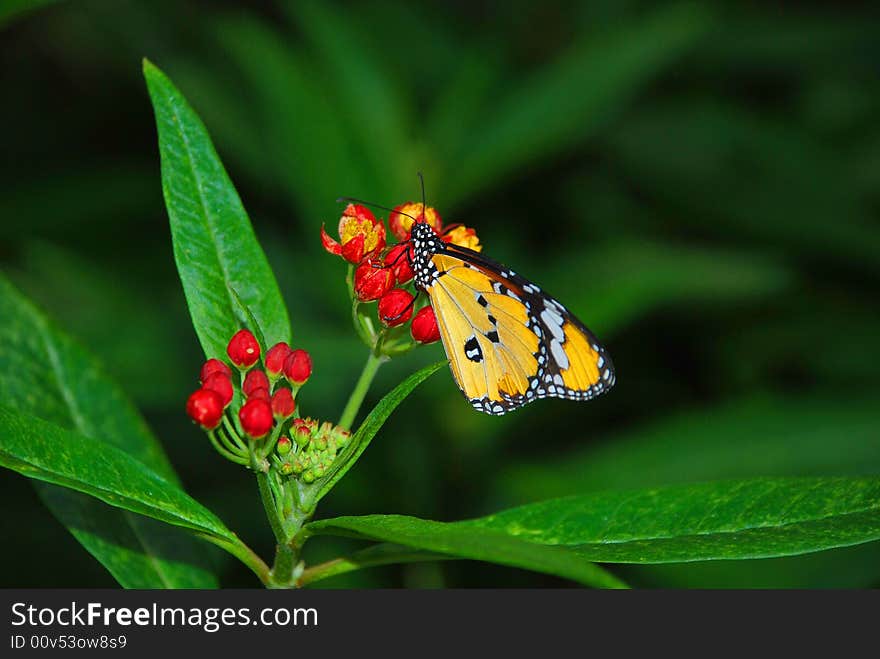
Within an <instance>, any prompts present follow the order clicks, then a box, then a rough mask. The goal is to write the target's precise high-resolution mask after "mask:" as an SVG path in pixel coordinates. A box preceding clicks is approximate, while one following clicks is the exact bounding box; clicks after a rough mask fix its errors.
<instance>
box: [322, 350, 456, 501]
mask: <svg viewBox="0 0 880 659" xmlns="http://www.w3.org/2000/svg"><path fill="white" fill-rule="evenodd" d="M447 364H448V362H446V361H442V362H436V363H434V364H430V365H428V366H425V367H424V368H423V369H421V370H418V371H416V372H415V373H413V374H412V375H410V376H409V377H408V378H407V379H406V380H404V381H403V382H401V383H400V384H399V385H397V386H396V387H395V388H394V389H392V390H391V392H389V393H388V394H387V395H386V396H385V397H384V398H383V399H382V400H380V401H379V403H378V404H377V405H376V407H374V408H373V409H372V410H371V411H370V413H369V414H368V415H367V418H366V419H364V421H363V423H361V425H360V427H359V428H358V429H357V432H355V433H354V434H353V435H352V437H351V442H350V443H349V444H348V446H346V447H345V449H344V450H343V451H342V453H340V455H339V457H337V459H336V462H335V463H334V464H335V465H336V466H335V468H334V469H333V470H331V471H330V472H329V473H328V474H327V475H326V476H324V478H322V479H319V480H317V481H315V483H314V485H312V486H310V491H311V492H313V493H314V494H310V495H308V497H309V499H310V500H311V501H313V502H314V503H315V504H317V502H318V501H320V500H321V499H322V498H323V497H324V495H325V494H327V493H328V492H329V491H330V490H331V489H332V488H333V486H334V485H336V483H337V482H338V481H339V479H340V478H342V477H343V476H345V474H346V473H347V472H348V470H349V469H351V468H352V466H354V463H355V462H357V459H358V458H359V457H360V456H361V453H363V452H364V450H366V448H367V446H369V445H370V442H371V441H372V440H373V437H375V436H376V433H377V432H379V429H380V428H381V427H382V426H383V425H384V424H385V421H386V420H387V419H388V417H389V416H391V413H392V412H393V411H394V410H395V409H396V408H397V406H398V405H400V403H401V402H403V399H404V398H406V397H407V396H409V395H410V393H412V390H413V389H415V388H416V387H417V386H419V385H420V384H421V383H422V382H424V381H425V380H427V379H428V378H429V377H430V376H431V375H433V374H434V373H436V372H437V371H438V370H439V369H440V368H442V367H443V366H446V365H447Z"/></svg>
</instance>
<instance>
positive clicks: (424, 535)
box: [306, 515, 625, 588]
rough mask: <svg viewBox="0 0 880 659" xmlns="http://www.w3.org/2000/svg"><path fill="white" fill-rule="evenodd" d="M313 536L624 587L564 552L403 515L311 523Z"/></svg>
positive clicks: (309, 529)
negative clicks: (338, 537) (387, 544)
mask: <svg viewBox="0 0 880 659" xmlns="http://www.w3.org/2000/svg"><path fill="white" fill-rule="evenodd" d="M306 528H307V532H309V533H312V534H327V535H343V536H352V537H357V538H370V539H374V540H383V541H385V542H392V543H396V544H399V545H405V546H408V547H416V548H418V549H425V550H428V551H432V552H437V553H439V554H446V555H449V556H454V557H458V558H469V559H473V560H478V561H487V562H489V563H498V564H499V565H508V566H511V567H519V568H524V569H527V570H535V571H537V572H544V573H546V574H552V575H555V576H558V577H563V578H566V579H572V580H574V581H577V582H579V583H582V584H585V585H588V586H595V587H597V588H620V587H625V586H624V584H623V583H622V582H621V581H620V580H619V579H617V578H616V577H614V576H613V575H611V574H609V573H608V572H606V571H605V570H603V569H602V568H600V567H599V566H597V565H594V564H593V563H590V562H589V561H586V560H583V559H582V558H580V556H578V554H577V553H576V552H574V551H571V550H569V549H566V548H564V547H553V546H549V545H542V544H537V543H533V542H529V541H528V540H523V539H520V538H517V537H514V536H513V535H510V534H508V533H503V532H498V531H495V530H492V529H480V528H476V527H467V526H464V525H461V524H444V523H442V522H432V521H428V520H424V519H418V518H416V517H405V516H402V515H365V516H363V517H337V518H334V519H328V520H321V521H318V522H312V523H311V524H309V525H308V526H307V527H306Z"/></svg>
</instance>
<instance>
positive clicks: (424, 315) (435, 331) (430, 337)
mask: <svg viewBox="0 0 880 659" xmlns="http://www.w3.org/2000/svg"><path fill="white" fill-rule="evenodd" d="M410 332H411V333H412V337H413V338H414V339H415V340H416V341H418V342H419V343H434V342H435V341H439V340H440V328H439V327H437V316H435V315H434V309H433V307H431V306H427V307H422V308H421V309H419V310H418V312H417V313H416V315H415V316H414V317H413V321H412V326H411V327H410Z"/></svg>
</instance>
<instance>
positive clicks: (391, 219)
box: [388, 201, 443, 240]
mask: <svg viewBox="0 0 880 659" xmlns="http://www.w3.org/2000/svg"><path fill="white" fill-rule="evenodd" d="M413 218H415V219H416V220H418V221H419V222H427V223H428V224H430V225H431V227H432V228H433V229H434V231H436V232H437V233H440V228H441V227H442V226H443V222H442V220H441V219H440V214H439V213H438V212H437V211H436V210H435V209H434V208H432V207H431V206H428V207H427V208H425V206H424V205H423V204H422V203H421V202H419V203H413V202H411V201H408V202H406V203H405V204H400V206H395V207H394V211H393V212H392V213H391V215H389V216H388V226H389V227H390V228H391V233H393V234H394V235H395V236H396V237H397V239H398V240H407V239H408V238H409V232H410V229H411V228H412V224H413V222H414V220H413Z"/></svg>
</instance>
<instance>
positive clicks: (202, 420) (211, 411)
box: [186, 389, 223, 430]
mask: <svg viewBox="0 0 880 659" xmlns="http://www.w3.org/2000/svg"><path fill="white" fill-rule="evenodd" d="M186 413H187V415H188V416H189V418H190V419H192V420H193V421H195V422H196V423H198V424H199V425H200V426H202V428H204V429H205V430H213V429H214V428H216V427H217V425H218V424H219V423H220V419H221V418H223V398H222V397H221V396H220V394H218V393H217V392H216V391H214V390H213V389H199V390H198V391H194V392H193V393H192V395H190V397H189V399H187V401H186Z"/></svg>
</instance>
